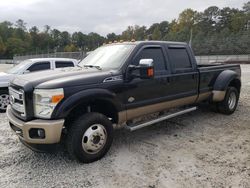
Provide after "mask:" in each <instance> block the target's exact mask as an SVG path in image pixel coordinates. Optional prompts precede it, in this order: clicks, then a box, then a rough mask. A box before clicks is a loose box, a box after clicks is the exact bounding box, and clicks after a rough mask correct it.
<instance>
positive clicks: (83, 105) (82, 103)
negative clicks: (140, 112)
mask: <svg viewBox="0 0 250 188" xmlns="http://www.w3.org/2000/svg"><path fill="white" fill-rule="evenodd" d="M119 111H121V104H120V103H119V101H118V100H117V98H116V95H115V94H114V93H112V92H110V91H108V90H105V89H94V90H85V91H82V92H79V93H76V94H74V95H72V96H71V97H69V98H67V99H66V100H65V101H62V103H61V104H60V105H59V106H58V107H57V108H56V109H55V112H54V113H53V117H54V118H65V119H66V120H67V119H72V118H75V117H76V116H80V115H83V114H84V113H87V112H99V113H102V114H104V115H106V116H107V117H109V118H112V122H114V123H117V122H118V119H119V117H118V112H119Z"/></svg>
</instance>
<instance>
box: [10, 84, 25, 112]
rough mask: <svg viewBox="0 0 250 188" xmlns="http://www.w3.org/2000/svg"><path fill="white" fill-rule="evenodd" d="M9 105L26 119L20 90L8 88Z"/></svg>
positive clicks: (22, 92)
mask: <svg viewBox="0 0 250 188" xmlns="http://www.w3.org/2000/svg"><path fill="white" fill-rule="evenodd" d="M9 95H10V105H11V108H12V109H13V110H15V111H16V112H17V113H18V114H19V115H21V116H22V117H26V111H25V100H24V99H25V97H24V91H23V90H22V89H19V90H16V89H14V88H13V87H9Z"/></svg>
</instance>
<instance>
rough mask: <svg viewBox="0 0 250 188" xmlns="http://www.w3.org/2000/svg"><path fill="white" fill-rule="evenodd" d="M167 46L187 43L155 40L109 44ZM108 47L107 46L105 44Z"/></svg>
mask: <svg viewBox="0 0 250 188" xmlns="http://www.w3.org/2000/svg"><path fill="white" fill-rule="evenodd" d="M163 43H164V44H168V45H183V46H186V45H187V43H185V42H175V41H157V40H148V41H134V42H130V41H129V42H126V41H124V42H117V43H111V44H135V45H139V44H163ZM107 45H108V44H107Z"/></svg>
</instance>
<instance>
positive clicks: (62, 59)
mask: <svg viewBox="0 0 250 188" xmlns="http://www.w3.org/2000/svg"><path fill="white" fill-rule="evenodd" d="M28 60H30V61H32V62H35V61H44V60H47V61H77V60H76V59H73V58H57V57H49V58H32V59H28Z"/></svg>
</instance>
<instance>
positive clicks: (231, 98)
mask: <svg viewBox="0 0 250 188" xmlns="http://www.w3.org/2000/svg"><path fill="white" fill-rule="evenodd" d="M236 101H237V97H236V94H235V93H234V92H232V93H230V95H229V98H228V107H229V109H230V110H232V109H234V107H235V105H236Z"/></svg>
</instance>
